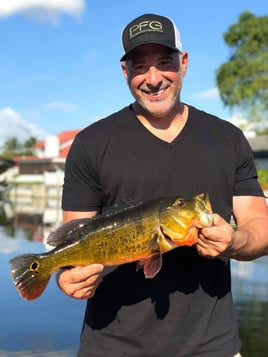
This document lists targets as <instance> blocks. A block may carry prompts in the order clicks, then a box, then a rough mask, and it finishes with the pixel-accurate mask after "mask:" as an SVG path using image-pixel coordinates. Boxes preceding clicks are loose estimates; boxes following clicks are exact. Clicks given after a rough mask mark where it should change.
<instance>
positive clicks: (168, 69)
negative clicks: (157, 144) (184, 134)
mask: <svg viewBox="0 0 268 357" xmlns="http://www.w3.org/2000/svg"><path fill="white" fill-rule="evenodd" d="M187 64H188V55H187V53H186V52H184V53H183V54H179V52H176V51H172V50H170V49H168V48H167V47H164V46H161V45H153V44H152V45H151V44H150V45H143V46H140V47H138V48H136V49H134V50H133V51H131V53H130V54H129V55H128V58H127V61H126V62H124V63H122V69H123V73H124V76H125V78H126V80H127V83H128V85H129V88H130V91H131V93H132V95H133V97H134V98H135V99H136V102H137V103H138V104H139V105H140V107H141V108H142V110H143V112H144V115H145V116H146V115H147V116H148V115H150V116H152V117H155V118H162V117H165V116H167V115H169V114H170V113H171V112H173V111H174V112H175V111H176V110H177V109H178V105H179V104H180V92H181V86H182V79H183V76H184V75H185V73H186V69H187Z"/></svg>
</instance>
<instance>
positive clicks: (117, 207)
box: [96, 199, 142, 217]
mask: <svg viewBox="0 0 268 357" xmlns="http://www.w3.org/2000/svg"><path fill="white" fill-rule="evenodd" d="M141 204H142V201H135V200H130V199H129V200H124V201H122V202H119V203H115V204H114V205H112V206H110V207H106V208H104V209H103V211H102V212H101V214H100V216H102V217H109V216H113V215H114V214H117V213H122V212H126V211H128V210H130V209H133V208H135V207H138V206H140V205H141ZM96 217H98V216H96Z"/></svg>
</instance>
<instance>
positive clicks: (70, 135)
mask: <svg viewBox="0 0 268 357" xmlns="http://www.w3.org/2000/svg"><path fill="white" fill-rule="evenodd" d="M79 131H80V129H74V130H66V131H62V132H61V133H59V134H57V135H56V136H57V137H58V139H59V143H60V145H63V144H64V143H66V142H68V141H70V140H73V139H74V138H75V136H76V134H78V133H79ZM33 148H36V149H38V148H40V149H42V148H45V140H42V141H39V142H38V143H36V144H34V146H33Z"/></svg>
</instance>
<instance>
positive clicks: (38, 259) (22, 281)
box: [9, 254, 50, 300]
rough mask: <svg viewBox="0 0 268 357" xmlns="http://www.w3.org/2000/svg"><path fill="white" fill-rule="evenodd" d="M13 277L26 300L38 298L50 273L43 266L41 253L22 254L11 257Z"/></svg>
mask: <svg viewBox="0 0 268 357" xmlns="http://www.w3.org/2000/svg"><path fill="white" fill-rule="evenodd" d="M9 262H10V265H11V278H12V281H13V283H14V285H15V287H16V289H17V290H18V292H19V294H20V295H21V297H23V298H24V299H25V300H34V299H36V298H38V297H39V296H40V295H41V294H42V293H43V291H44V290H45V288H46V286H47V284H48V282H49V279H50V274H49V273H47V272H46V271H45V270H44V269H43V270H42V269H40V268H41V267H42V256H41V255H40V254H22V255H18V256H16V257H14V258H12V259H10V261H9Z"/></svg>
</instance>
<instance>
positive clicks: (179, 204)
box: [176, 198, 184, 207]
mask: <svg viewBox="0 0 268 357" xmlns="http://www.w3.org/2000/svg"><path fill="white" fill-rule="evenodd" d="M176 205H177V206H178V207H181V206H183V205H184V199H183V198H178V199H177V201H176Z"/></svg>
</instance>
